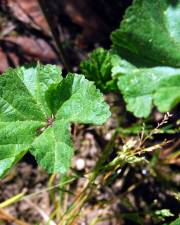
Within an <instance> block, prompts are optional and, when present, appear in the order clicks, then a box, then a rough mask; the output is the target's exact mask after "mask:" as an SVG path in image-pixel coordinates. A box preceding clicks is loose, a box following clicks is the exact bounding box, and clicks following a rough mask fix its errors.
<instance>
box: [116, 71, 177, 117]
mask: <svg viewBox="0 0 180 225" xmlns="http://www.w3.org/2000/svg"><path fill="white" fill-rule="evenodd" d="M119 70H120V69H119ZM118 87H119V89H120V91H121V93H122V94H123V96H124V99H125V101H126V103H127V109H128V110H129V111H130V112H133V113H134V115H135V116H137V117H147V116H149V114H150V113H151V110H152V106H153V105H155V106H157V108H158V110H159V111H160V112H167V111H170V110H171V109H172V108H173V107H174V106H175V105H176V104H178V103H179V102H180V88H179V87H180V69H175V68H171V67H154V68H148V69H143V68H139V69H138V68H136V69H132V70H131V71H128V73H127V74H126V75H124V76H122V75H120V74H119V77H118Z"/></svg>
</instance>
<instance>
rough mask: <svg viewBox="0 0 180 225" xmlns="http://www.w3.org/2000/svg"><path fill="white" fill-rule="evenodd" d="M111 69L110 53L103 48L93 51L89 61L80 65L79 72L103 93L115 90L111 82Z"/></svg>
mask: <svg viewBox="0 0 180 225" xmlns="http://www.w3.org/2000/svg"><path fill="white" fill-rule="evenodd" d="M111 68H112V64H111V53H110V51H107V50H105V49H103V48H97V49H96V50H94V51H93V52H92V53H91V55H90V57H89V59H87V60H85V61H83V62H82V63H81V64H80V70H81V72H82V73H83V74H84V75H85V76H86V77H87V79H89V80H92V81H94V82H95V84H96V86H97V87H98V88H99V89H100V90H101V91H103V92H106V91H107V90H109V89H110V90H113V89H116V86H115V84H114V83H113V82H111V80H112V78H111Z"/></svg>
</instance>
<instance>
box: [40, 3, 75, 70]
mask: <svg viewBox="0 0 180 225" xmlns="http://www.w3.org/2000/svg"><path fill="white" fill-rule="evenodd" d="M38 2H39V6H40V8H41V10H42V12H43V14H44V17H45V18H46V21H47V24H48V26H49V30H50V31H51V34H52V38H53V40H54V42H55V44H56V47H57V50H58V56H59V58H60V59H61V60H62V62H63V64H64V66H65V68H66V69H67V71H68V72H72V68H71V66H70V64H69V61H68V60H67V57H66V54H65V51H64V48H63V46H62V43H61V42H60V39H59V35H58V32H57V26H56V24H55V23H54V21H53V17H52V12H51V11H50V8H49V6H48V1H46V0H38Z"/></svg>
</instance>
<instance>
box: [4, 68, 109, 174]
mask: <svg viewBox="0 0 180 225" xmlns="http://www.w3.org/2000/svg"><path fill="white" fill-rule="evenodd" d="M109 116H110V111H109V107H108V105H107V104H106V103H105V102H104V99H103V95H102V94H101V93H100V91H99V90H98V89H96V87H95V85H94V84H93V82H91V81H88V80H87V79H85V77H84V76H83V75H78V74H72V73H69V74H67V76H66V77H65V78H63V77H62V75H61V69H60V68H59V67H58V66H53V65H45V66H44V65H41V64H37V65H36V66H32V67H27V66H24V67H18V68H15V69H12V68H10V69H8V70H7V71H6V72H4V73H3V74H2V75H1V76H0V177H2V176H4V174H6V173H7V172H8V171H9V170H10V169H11V168H12V167H13V166H14V165H15V164H16V162H17V161H18V160H20V159H21V158H22V157H23V156H24V155H25V154H26V153H27V152H28V151H29V152H30V153H31V154H32V155H33V156H35V158H36V160H37V162H38V164H39V165H40V166H42V167H43V168H44V169H45V170H46V171H47V172H49V173H58V172H60V173H62V174H63V173H66V172H67V170H68V169H69V167H70V165H71V158H72V156H73V143H72V140H71V124H72V123H84V124H95V125H101V124H103V123H104V122H105V121H106V120H107V119H108V117H109Z"/></svg>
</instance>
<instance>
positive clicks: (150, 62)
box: [112, 0, 180, 67]
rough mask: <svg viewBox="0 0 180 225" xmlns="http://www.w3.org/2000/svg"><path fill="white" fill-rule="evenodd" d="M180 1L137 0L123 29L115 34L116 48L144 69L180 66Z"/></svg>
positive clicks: (127, 15)
mask: <svg viewBox="0 0 180 225" xmlns="http://www.w3.org/2000/svg"><path fill="white" fill-rule="evenodd" d="M179 36H180V1H169V0H135V1H134V3H133V5H132V6H130V7H129V8H128V10H127V11H126V14H125V17H124V19H123V21H122V23H121V25H120V28H119V29H118V30H116V31H115V32H113V33H112V42H113V49H114V51H116V52H117V53H118V54H119V55H121V56H122V57H123V58H125V59H127V60H128V61H130V62H133V64H135V65H141V66H143V67H144V66H145V67H146V66H153V67H154V66H160V65H162V66H172V67H179V66H180V39H179Z"/></svg>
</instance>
